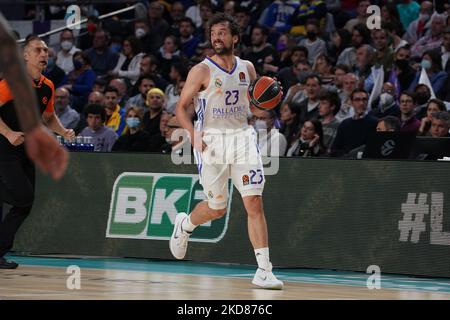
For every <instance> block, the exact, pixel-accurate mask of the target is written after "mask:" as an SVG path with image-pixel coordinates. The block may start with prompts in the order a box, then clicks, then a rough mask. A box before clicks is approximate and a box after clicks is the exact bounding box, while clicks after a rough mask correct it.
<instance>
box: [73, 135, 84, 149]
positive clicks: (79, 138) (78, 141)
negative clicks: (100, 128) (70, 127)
mask: <svg viewBox="0 0 450 320" xmlns="http://www.w3.org/2000/svg"><path fill="white" fill-rule="evenodd" d="M75 141H76V151H85V150H84V143H83V137H82V136H77V137H76V138H75Z"/></svg>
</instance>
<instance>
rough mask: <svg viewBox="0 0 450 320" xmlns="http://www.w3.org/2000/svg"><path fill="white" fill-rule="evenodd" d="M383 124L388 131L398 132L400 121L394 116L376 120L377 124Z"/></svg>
mask: <svg viewBox="0 0 450 320" xmlns="http://www.w3.org/2000/svg"><path fill="white" fill-rule="evenodd" d="M380 122H384V126H385V127H386V129H388V130H394V131H399V130H400V128H401V123H400V120H399V119H398V118H397V117H394V116H386V117H383V118H381V119H379V120H378V123H380Z"/></svg>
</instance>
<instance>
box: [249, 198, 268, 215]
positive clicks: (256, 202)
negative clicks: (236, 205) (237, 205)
mask: <svg viewBox="0 0 450 320" xmlns="http://www.w3.org/2000/svg"><path fill="white" fill-rule="evenodd" d="M245 208H246V209H247V214H248V215H249V216H250V217H257V216H260V215H263V214H264V212H263V208H262V202H261V196H259V195H252V196H246V197H245Z"/></svg>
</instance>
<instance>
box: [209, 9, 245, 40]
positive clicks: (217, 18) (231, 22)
mask: <svg viewBox="0 0 450 320" xmlns="http://www.w3.org/2000/svg"><path fill="white" fill-rule="evenodd" d="M222 22H228V26H229V27H230V31H231V35H232V36H238V38H239V40H240V37H241V30H240V28H239V25H238V23H237V21H236V19H235V18H234V17H233V16H230V15H229V14H227V13H223V12H217V13H216V14H215V15H213V16H212V18H211V19H210V20H209V35H210V36H211V28H212V26H213V25H216V24H218V23H222Z"/></svg>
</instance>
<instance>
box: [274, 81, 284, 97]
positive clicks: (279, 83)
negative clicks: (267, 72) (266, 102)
mask: <svg viewBox="0 0 450 320" xmlns="http://www.w3.org/2000/svg"><path fill="white" fill-rule="evenodd" d="M273 80H275V81H276V82H278V85H279V86H280V88H281V96H283V86H282V85H281V82H280V81H278V79H277V77H273Z"/></svg>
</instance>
